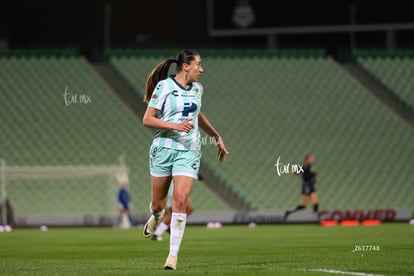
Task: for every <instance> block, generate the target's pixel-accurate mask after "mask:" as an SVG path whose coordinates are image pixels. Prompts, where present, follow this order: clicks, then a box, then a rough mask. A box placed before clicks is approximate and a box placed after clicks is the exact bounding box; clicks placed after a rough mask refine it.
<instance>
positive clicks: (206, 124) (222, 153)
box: [198, 112, 229, 162]
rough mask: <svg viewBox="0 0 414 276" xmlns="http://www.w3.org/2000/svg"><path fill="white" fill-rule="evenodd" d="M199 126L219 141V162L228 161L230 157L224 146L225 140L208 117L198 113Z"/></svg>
mask: <svg viewBox="0 0 414 276" xmlns="http://www.w3.org/2000/svg"><path fill="white" fill-rule="evenodd" d="M198 126H199V127H200V128H201V129H202V130H204V131H205V132H206V133H207V134H208V135H209V136H211V137H214V138H215V139H216V141H217V146H218V148H219V152H218V156H219V160H220V161H222V162H226V161H227V156H228V155H229V152H228V150H227V149H226V145H225V144H224V141H223V138H222V137H221V136H220V134H219V133H218V132H217V130H216V129H215V128H214V127H213V125H212V124H211V123H210V121H209V120H208V119H207V117H206V116H205V115H204V114H203V113H202V112H200V113H198Z"/></svg>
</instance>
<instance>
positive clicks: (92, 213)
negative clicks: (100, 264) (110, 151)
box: [0, 157, 128, 226]
mask: <svg viewBox="0 0 414 276" xmlns="http://www.w3.org/2000/svg"><path fill="white" fill-rule="evenodd" d="M0 174H1V175H0V180H1V182H0V188H1V189H0V193H1V206H2V208H1V209H2V212H1V217H2V220H1V224H3V225H5V224H7V223H8V222H10V219H11V218H10V216H11V215H10V214H11V213H13V215H14V216H13V217H14V220H15V221H14V222H15V223H14V224H15V225H17V226H31V225H40V224H49V225H51V224H56V225H79V226H80V225H99V224H106V225H107V224H111V223H112V220H113V218H114V217H115V216H116V211H117V207H116V191H117V188H118V186H119V180H120V176H122V177H121V178H123V179H125V178H126V179H128V167H127V166H126V165H125V162H124V161H123V158H122V157H121V158H120V163H119V164H116V165H53V166H9V165H7V164H6V161H5V160H1V167H0ZM7 200H9V202H10V203H11V204H10V205H7V204H6V201H7ZM11 209H12V210H11ZM8 219H9V221H8Z"/></svg>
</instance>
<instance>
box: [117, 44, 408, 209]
mask: <svg viewBox="0 0 414 276" xmlns="http://www.w3.org/2000/svg"><path fill="white" fill-rule="evenodd" d="M200 53H201V55H202V58H203V67H204V71H205V74H204V76H203V77H202V80H201V81H202V83H203V85H204V97H203V112H204V113H205V114H206V115H207V116H208V117H209V119H210V120H211V121H212V122H214V125H215V126H216V127H217V129H218V130H219V131H220V132H221V134H222V136H223V137H224V138H225V141H226V145H227V147H228V149H229V150H230V153H231V155H230V159H229V162H228V163H226V164H224V165H223V164H219V162H218V161H217V160H216V159H217V157H216V148H215V147H214V146H212V145H209V144H206V145H205V146H204V149H203V163H204V164H205V165H207V166H209V167H210V168H212V169H213V170H214V171H215V172H217V173H218V174H219V175H220V178H221V179H223V180H224V182H225V183H227V184H228V185H230V186H231V187H232V188H233V189H234V190H235V191H237V193H239V194H240V195H241V196H242V197H243V198H244V199H245V200H246V201H248V202H249V203H251V206H253V207H254V208H256V209H258V210H269V209H286V208H288V207H291V206H292V205H295V204H297V203H298V201H299V198H300V185H301V180H300V178H299V177H297V176H295V175H294V174H292V173H289V174H284V175H281V176H278V174H277V171H276V167H275V163H276V161H277V159H278V158H280V162H282V163H284V164H285V165H286V164H287V163H290V165H292V164H298V163H301V162H302V160H303V157H304V155H305V154H307V153H309V152H312V153H314V154H315V156H316V164H315V168H316V170H317V172H318V181H317V185H316V188H317V190H318V193H319V196H320V206H321V208H322V209H336V208H338V209H342V208H352V209H355V208H389V207H394V208H398V207H400V208H405V207H408V208H409V207H411V206H412V205H413V204H414V202H413V198H414V186H413V185H412V184H413V183H412V176H411V173H410V165H409V164H410V160H412V154H413V149H414V139H412V137H414V130H413V129H412V128H411V127H410V126H409V125H407V124H406V123H405V122H404V121H402V120H401V119H400V118H399V117H398V116H396V115H395V114H394V113H393V112H391V111H390V110H389V109H388V108H387V107H385V106H384V105H383V104H382V103H381V102H379V101H378V100H377V99H376V98H375V97H373V96H372V95H371V94H370V93H368V92H367V91H366V90H365V88H364V87H363V86H362V85H360V84H359V83H358V82H357V81H356V80H355V79H354V78H353V77H352V76H350V75H349V74H348V73H347V72H346V71H345V70H343V69H342V68H341V66H339V65H338V64H337V63H336V62H335V61H334V60H333V59H331V58H330V57H327V56H325V55H323V54H321V52H320V51H313V52H311V53H310V54H307V52H306V51H305V50H304V51H302V52H300V53H297V52H293V53H291V52H281V53H280V52H279V53H275V54H272V53H271V52H266V53H257V52H256V53H254V52H252V51H250V52H243V51H239V52H232V53H231V54H229V52H228V51H223V52H220V51H216V52H214V51H211V50H205V51H203V50H200ZM273 53H274V52H273ZM174 55H175V52H173V51H164V54H162V51H161V50H158V51H155V52H154V54H150V53H149V52H144V53H143V54H136V55H134V53H133V52H128V54H122V51H119V52H117V53H116V54H113V55H109V61H110V63H111V64H112V65H113V66H114V67H115V68H116V69H117V70H118V71H119V72H120V73H121V74H123V75H124V76H125V78H126V79H127V80H128V82H129V83H130V84H131V85H132V86H133V87H135V88H136V90H137V93H138V94H139V95H140V97H142V91H143V88H144V86H145V81H146V77H147V75H148V73H149V72H150V71H151V70H152V69H153V67H154V66H155V65H156V64H158V63H159V62H160V61H161V60H162V59H164V58H169V57H173V56H174Z"/></svg>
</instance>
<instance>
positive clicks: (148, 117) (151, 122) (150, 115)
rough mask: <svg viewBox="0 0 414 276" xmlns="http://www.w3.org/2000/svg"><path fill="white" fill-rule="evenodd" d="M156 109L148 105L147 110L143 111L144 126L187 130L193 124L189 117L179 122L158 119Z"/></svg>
mask: <svg viewBox="0 0 414 276" xmlns="http://www.w3.org/2000/svg"><path fill="white" fill-rule="evenodd" d="M157 114H158V110H157V109H155V108H153V107H150V106H148V107H147V110H146V111H145V114H144V117H143V119H142V122H143V124H144V126H146V127H152V128H158V129H168V130H177V131H184V132H189V131H190V130H191V129H192V128H194V126H193V125H192V124H191V118H190V119H187V120H185V121H184V122H182V123H180V124H176V123H171V122H166V121H163V120H160V119H159V118H158V116H157Z"/></svg>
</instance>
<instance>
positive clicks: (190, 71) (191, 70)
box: [186, 56, 204, 82]
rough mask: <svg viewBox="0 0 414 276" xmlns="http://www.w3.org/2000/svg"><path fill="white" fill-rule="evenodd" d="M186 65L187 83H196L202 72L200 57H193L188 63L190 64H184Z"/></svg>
mask: <svg viewBox="0 0 414 276" xmlns="http://www.w3.org/2000/svg"><path fill="white" fill-rule="evenodd" d="M186 65H187V66H186V71H187V81H188V82H193V81H195V82H198V81H199V80H200V77H201V75H202V74H203V71H204V70H203V67H202V66H201V58H200V56H195V57H194V59H193V60H192V61H191V62H190V64H186Z"/></svg>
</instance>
